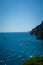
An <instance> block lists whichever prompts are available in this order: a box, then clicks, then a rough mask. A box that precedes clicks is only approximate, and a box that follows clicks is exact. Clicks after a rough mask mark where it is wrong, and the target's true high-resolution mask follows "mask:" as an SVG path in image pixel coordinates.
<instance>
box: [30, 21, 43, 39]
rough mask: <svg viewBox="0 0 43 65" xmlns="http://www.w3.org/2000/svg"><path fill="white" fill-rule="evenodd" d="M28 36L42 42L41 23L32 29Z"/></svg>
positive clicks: (42, 24) (42, 25)
mask: <svg viewBox="0 0 43 65" xmlns="http://www.w3.org/2000/svg"><path fill="white" fill-rule="evenodd" d="M30 34H31V35H35V36H36V38H37V39H40V40H43V21H42V23H41V24H40V25H38V26H36V27H35V28H34V29H32V31H31V32H30Z"/></svg>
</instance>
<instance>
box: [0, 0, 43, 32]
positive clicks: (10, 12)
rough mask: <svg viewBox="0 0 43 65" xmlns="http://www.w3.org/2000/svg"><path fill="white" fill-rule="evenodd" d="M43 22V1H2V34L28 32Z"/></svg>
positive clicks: (0, 23) (0, 1)
mask: <svg viewBox="0 0 43 65" xmlns="http://www.w3.org/2000/svg"><path fill="white" fill-rule="evenodd" d="M42 20H43V0H0V32H26V31H29V30H31V29H32V28H34V27H35V26H36V25H38V24H40V23H41V21H42Z"/></svg>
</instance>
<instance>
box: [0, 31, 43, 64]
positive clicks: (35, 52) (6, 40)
mask: <svg viewBox="0 0 43 65" xmlns="http://www.w3.org/2000/svg"><path fill="white" fill-rule="evenodd" d="M35 56H43V40H37V39H36V38H35V36H31V35H30V34H29V32H15V33H0V65H22V62H23V61H25V60H26V59H28V58H30V57H35Z"/></svg>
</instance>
